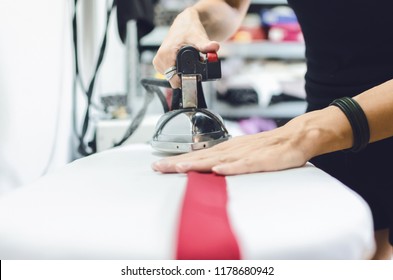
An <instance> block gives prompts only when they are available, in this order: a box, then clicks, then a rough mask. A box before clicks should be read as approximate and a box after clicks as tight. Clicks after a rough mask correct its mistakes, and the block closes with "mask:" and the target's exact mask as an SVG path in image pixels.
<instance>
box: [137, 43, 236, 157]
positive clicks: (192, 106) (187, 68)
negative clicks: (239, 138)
mask: <svg viewBox="0 0 393 280" xmlns="http://www.w3.org/2000/svg"><path fill="white" fill-rule="evenodd" d="M176 68H177V75H179V77H180V80H181V89H175V90H173V96H172V106H171V108H170V109H169V108H165V106H164V111H166V112H165V114H163V115H162V116H161V117H160V119H159V120H158V122H157V125H156V127H155V133H154V134H153V138H152V140H151V146H152V147H153V148H154V149H156V150H158V151H162V152H167V153H187V152H191V151H195V150H200V149H205V148H209V147H212V146H214V145H216V144H218V143H221V142H223V141H226V140H228V139H229V138H230V137H231V136H230V135H229V134H228V131H227V129H226V128H225V126H224V123H223V120H222V118H221V117H220V116H219V115H217V114H216V113H213V112H212V111H210V110H209V109H207V106H206V101H205V98H204V95H203V89H202V82H203V81H211V80H216V79H219V78H221V64H220V61H219V59H218V57H217V54H216V53H208V54H207V55H206V58H205V59H203V58H202V57H201V56H200V53H199V51H197V50H196V49H195V48H193V47H191V46H186V47H183V48H181V49H180V50H179V52H178V54H177V58H176ZM168 84H169V83H168ZM145 87H146V86H145ZM161 99H162V97H161ZM161 102H162V103H163V105H164V102H163V100H161Z"/></svg>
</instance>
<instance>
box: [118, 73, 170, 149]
mask: <svg viewBox="0 0 393 280" xmlns="http://www.w3.org/2000/svg"><path fill="white" fill-rule="evenodd" d="M141 84H142V85H143V87H144V88H145V89H146V93H145V94H146V95H145V100H144V102H143V105H142V108H141V109H140V110H139V112H138V114H136V116H135V118H134V119H133V120H132V122H131V124H130V125H129V127H128V129H127V131H126V133H125V134H124V136H123V138H122V139H121V140H120V141H119V142H117V143H116V144H114V147H117V146H120V145H121V144H123V143H124V142H125V141H127V139H128V138H130V137H131V135H132V134H133V133H134V132H135V130H136V129H137V128H138V127H139V125H140V124H141V123H142V120H143V118H144V116H145V114H146V111H147V108H148V106H149V104H150V102H151V101H152V100H153V98H154V93H156V94H157V96H158V98H159V100H160V101H161V104H162V107H163V109H164V112H165V113H166V112H168V111H169V106H168V103H167V101H166V99H165V96H164V94H163V93H162V92H161V90H160V87H164V88H171V85H170V84H169V82H167V81H166V80H160V79H149V78H145V79H142V80H141Z"/></svg>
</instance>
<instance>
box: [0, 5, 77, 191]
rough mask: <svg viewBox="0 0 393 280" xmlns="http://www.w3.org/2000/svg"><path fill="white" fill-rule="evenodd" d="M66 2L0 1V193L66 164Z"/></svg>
mask: <svg viewBox="0 0 393 280" xmlns="http://www.w3.org/2000/svg"><path fill="white" fill-rule="evenodd" d="M71 2H72V1H67V0H35V1H31V0H19V1H15V0H0V194H1V193H4V192H5V191H7V190H10V189H13V188H15V187H18V186H21V185H23V184H26V183H29V182H31V181H33V180H35V179H37V178H38V177H40V176H41V175H42V173H43V172H44V170H45V169H46V166H47V165H48V163H49V160H50V155H51V150H52V148H53V147H54V145H55V153H54V157H53V160H52V161H51V162H50V170H53V169H56V168H58V167H59V166H62V165H64V164H65V163H66V162H68V161H69V160H70V149H71V147H70V143H71V141H70V137H71V89H72V70H73V60H72V59H73V58H72V52H71V50H72V49H71V33H70V26H71V24H70V15H71V14H70V7H69V4H70V3H71Z"/></svg>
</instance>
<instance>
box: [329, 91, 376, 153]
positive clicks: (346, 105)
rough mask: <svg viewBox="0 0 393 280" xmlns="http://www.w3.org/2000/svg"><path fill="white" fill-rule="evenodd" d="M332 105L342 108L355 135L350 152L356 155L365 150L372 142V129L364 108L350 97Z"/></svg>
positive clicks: (336, 101) (335, 101)
mask: <svg viewBox="0 0 393 280" xmlns="http://www.w3.org/2000/svg"><path fill="white" fill-rule="evenodd" d="M330 105H332V106H336V107H338V108H340V109H341V111H342V112H343V113H344V114H345V116H346V117H347V118H348V121H349V123H350V125H351V128H352V133H353V145H352V148H351V149H350V151H351V152H355V153H356V152H359V151H361V150H363V149H364V148H365V147H366V146H367V144H368V142H369V141H370V128H369V126H368V120H367V117H366V114H365V113H364V111H363V109H362V107H360V105H359V104H358V103H357V102H356V101H355V100H354V99H352V98H350V97H342V98H339V99H336V100H334V101H333V102H332V103H330Z"/></svg>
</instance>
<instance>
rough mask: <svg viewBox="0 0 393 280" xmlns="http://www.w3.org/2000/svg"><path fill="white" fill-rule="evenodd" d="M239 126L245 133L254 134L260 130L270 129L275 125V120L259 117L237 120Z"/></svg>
mask: <svg viewBox="0 0 393 280" xmlns="http://www.w3.org/2000/svg"><path fill="white" fill-rule="evenodd" d="M239 126H240V129H241V130H242V131H243V132H244V133H245V134H255V133H258V132H262V131H268V130H272V129H274V128H276V127H277V125H276V122H275V121H273V120H270V119H264V118H259V117H252V118H249V119H244V120H241V121H239Z"/></svg>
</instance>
